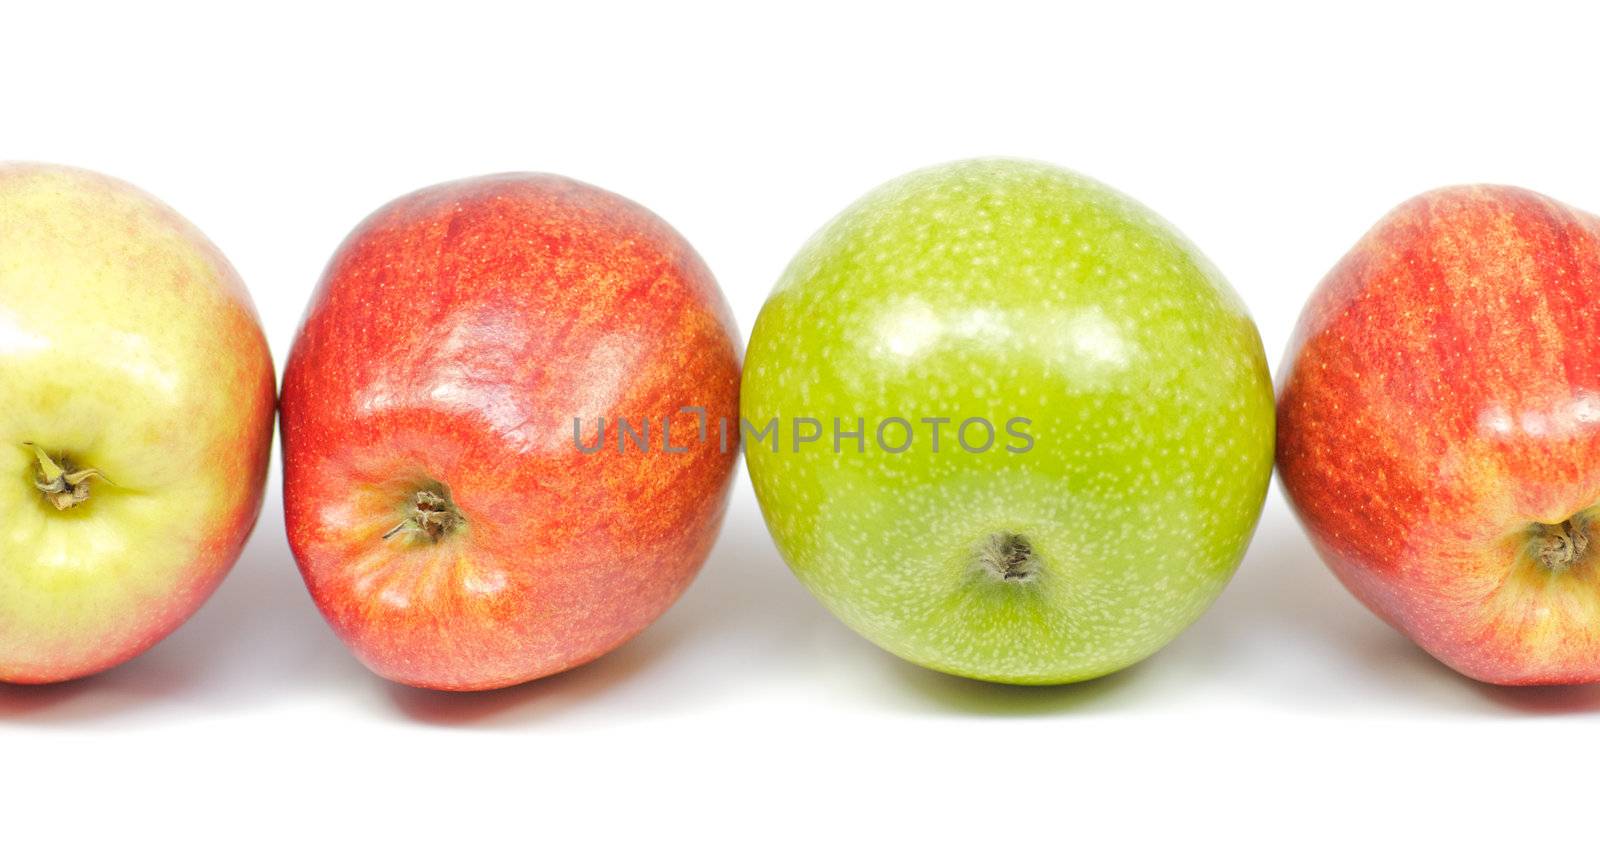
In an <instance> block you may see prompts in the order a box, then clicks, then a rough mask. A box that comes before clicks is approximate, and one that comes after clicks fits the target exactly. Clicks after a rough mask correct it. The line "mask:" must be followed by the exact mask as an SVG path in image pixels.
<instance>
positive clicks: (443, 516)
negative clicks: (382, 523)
mask: <svg viewBox="0 0 1600 860" xmlns="http://www.w3.org/2000/svg"><path fill="white" fill-rule="evenodd" d="M466 521H467V520H466V517H463V516H462V515H461V511H460V510H459V509H457V508H456V506H455V504H454V503H453V502H451V501H450V494H449V492H447V491H446V490H445V489H444V488H443V487H439V488H437V489H424V490H418V491H417V492H416V495H415V496H414V497H413V498H412V501H411V512H410V513H409V514H408V515H407V516H406V518H405V519H404V520H401V521H400V524H399V525H397V526H395V527H394V528H392V529H389V530H388V531H386V532H384V533H383V539H384V540H388V539H389V538H391V537H394V536H395V535H397V534H403V533H410V534H418V535H422V536H423V537H425V538H427V539H428V541H429V542H431V543H438V542H439V541H441V540H443V539H444V538H445V537H446V536H447V535H449V534H450V533H451V532H454V531H455V530H456V529H458V528H460V527H461V526H462V525H463V524H465V523H466Z"/></svg>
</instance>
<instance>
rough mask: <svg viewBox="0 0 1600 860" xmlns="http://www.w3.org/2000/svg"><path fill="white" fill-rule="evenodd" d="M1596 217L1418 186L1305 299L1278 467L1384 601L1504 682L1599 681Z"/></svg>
mask: <svg viewBox="0 0 1600 860" xmlns="http://www.w3.org/2000/svg"><path fill="white" fill-rule="evenodd" d="M1596 344H1600V220H1597V219H1596V218H1595V217H1594V216H1592V215H1589V214H1586V213H1584V212H1580V211H1578V210H1575V209H1572V208H1571V207H1568V206H1565V205H1563V204H1561V203H1557V202H1556V201H1554V200H1551V199H1549V198H1547V197H1542V196H1540V195H1538V194H1535V193H1533V192H1530V191H1524V190H1522V189H1517V188H1506V187H1494V186H1478V187H1460V188H1447V189H1443V190H1440V191H1434V192H1431V193H1429V194H1424V195H1422V196H1420V197H1417V198H1415V199H1413V200H1411V201H1409V202H1407V203H1405V204H1404V205H1402V206H1401V207H1400V208H1398V209H1396V210H1395V211H1394V212H1392V213H1390V214H1389V215H1388V216H1387V217H1385V218H1384V219H1383V220H1382V221H1380V222H1379V223H1378V225H1377V226H1375V227H1374V228H1372V230H1371V231H1370V232H1369V233H1368V234H1367V235H1366V236H1365V237H1364V238H1362V240H1361V241H1360V242H1359V243H1358V244H1357V245H1356V246H1355V247H1354V248H1353V249H1351V251H1350V253H1349V254H1347V255H1346V256H1345V258H1344V259H1343V260H1341V261H1340V262H1339V264H1338V265H1337V266H1335V267H1334V269H1333V271H1332V272H1330V273H1329V274H1328V276H1327V277H1326V278H1325V279H1324V280H1323V282H1322V284H1321V285H1320V286H1319V287H1318V288H1317V291H1316V293H1315V294H1314V295H1313V296H1312V298H1311V300H1310V302H1309V303H1308V304H1307V305H1306V308H1305V311H1304V312H1303V314H1302V315H1301V318H1300V323H1299V327H1298V329H1297V331H1296V333H1295V336H1294V340H1293V342H1292V343H1291V345H1290V348H1289V354H1288V359H1287V360H1286V362H1285V371H1284V376H1283V381H1282V391H1281V392H1280V394H1279V398H1278V421H1279V424H1278V466H1279V469H1280V474H1281V476H1282V480H1283V485H1284V488H1285V489H1286V490H1288V493H1289V498H1290V500H1291V502H1292V503H1293V504H1294V507H1295V510H1296V511H1297V512H1298V514H1299V516H1300V519H1301V522H1303V523H1304V524H1305V526H1306V529H1307V531H1309V532H1310V534H1311V538H1312V541H1313V543H1314V544H1315V545H1316V547H1317V549H1318V551H1319V552H1320V553H1321V555H1322V557H1323V558H1324V559H1325V560H1326V561H1327V563H1328V565H1329V566H1330V567H1331V568H1333V571H1334V572H1335V573H1336V574H1338V576H1339V578H1340V580H1342V581H1343V582H1344V584H1345V585H1346V586H1347V587H1348V588H1349V589H1350V591H1352V592H1353V593H1354V594H1355V595H1356V597H1358V598H1360V599H1361V601H1362V602H1363V603H1365V604H1366V605H1367V606H1368V607H1370V608H1371V609H1372V610H1373V611H1374V612H1376V613H1377V614H1378V615H1379V616H1381V617H1383V618H1384V619H1385V620H1386V621H1388V622H1389V623H1390V624H1392V625H1393V626H1395V627H1396V628H1398V629H1399V630H1401V631H1402V632H1404V633H1405V634H1406V635H1407V636H1409V637H1411V638H1412V639H1413V640H1415V641H1416V642H1417V643H1418V644H1420V645H1421V646H1422V647H1423V648H1424V649H1426V650H1427V651H1428V652H1429V653H1431V654H1433V655H1434V656H1435V657H1437V658H1439V659H1440V660H1442V661H1444V662H1445V663H1446V664H1448V665H1450V666H1452V667H1454V668H1455V669H1457V670H1458V671H1460V672H1462V673H1464V674H1466V675H1469V676H1471V677H1473V678H1477V679H1479V680H1482V681H1490V682H1494V683H1499V684H1548V683H1579V682H1588V681H1600V552H1597V550H1600V546H1597V545H1595V544H1594V543H1593V540H1592V538H1593V537H1594V535H1593V534H1592V530H1593V528H1594V523H1595V517H1596V511H1595V505H1596V503H1597V502H1600V351H1597V350H1596Z"/></svg>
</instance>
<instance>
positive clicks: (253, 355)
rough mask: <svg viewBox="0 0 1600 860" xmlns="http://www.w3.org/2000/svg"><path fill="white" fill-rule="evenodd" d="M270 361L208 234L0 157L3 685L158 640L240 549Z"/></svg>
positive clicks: (79, 173) (127, 654)
mask: <svg viewBox="0 0 1600 860" xmlns="http://www.w3.org/2000/svg"><path fill="white" fill-rule="evenodd" d="M273 406H274V386H273V368H272V358H271V355H270V354H269V353H268V351H267V343H266V340H265V338H263V337H262V333H261V325H260V323H259V322H258V321H257V318H256V313H255V309H254V308H253V307H252V305H251V303H250V295H249V293H247V292H246V291H245V287H244V284H243V283H241V282H240V280H239V276H238V274H236V273H235V272H234V270H233V268H232V267H231V266H229V265H228V261H227V260H225V259H223V257H222V254H221V253H220V252H219V251H218V250H217V249H216V248H215V247H214V246H213V245H212V244H211V243H210V242H209V241H207V240H206V238H205V237H204V236H202V235H201V234H200V231H199V230H197V229H195V227H194V226H193V225H191V224H190V223H189V222H187V221H185V220H184V219H183V218H182V217H181V216H179V215H178V214H177V213H176V212H173V211H172V210H171V209H168V208H167V207H166V206H164V205H162V203H161V202H160V201H158V200H156V199H155V198H153V197H151V196H149V195H148V194H145V193H144V192H142V191H140V190H138V189H136V188H134V187H132V186H130V185H127V184H124V183H122V182H120V181H118V180H115V179H111V178H109V177H105V176H100V175H98V174H94V173H90V172H87V171H83V170H76V169H71V168H66V167H54V166H47V165H39V164H0V476H3V477H4V478H5V480H4V482H3V484H4V489H3V490H0V500H3V501H0V510H4V511H5V519H4V522H3V523H0V681H8V682H13V683H48V682H53V681H64V680H69V679H72V678H78V677H82V676H84V675H90V674H93V673H95V672H99V671H101V670H104V669H107V668H110V667H112V666H115V665H117V664H119V663H122V662H124V661H126V660H129V659H131V658H133V657H134V656H136V655H138V654H139V653H141V652H143V651H144V650H146V649H147V648H149V647H150V646H152V645H154V644H155V643H157V642H159V641H160V640H161V639H162V638H163V637H165V636H166V635H167V634H168V633H171V632H172V631H173V630H174V629H175V628H176V627H177V626H178V625H179V624H181V623H183V621H184V620H185V619H187V618H188V617H189V616H190V615H191V614H193V613H194V611H195V610H196V609H198V608H199V607H200V604H201V603H203V602H204V601H205V599H206V597H207V596H209V595H210V594H211V592H212V591H213V590H214V589H215V588H216V587H217V585H218V584H219V583H220V582H221V580H222V578H223V576H224V575H225V574H226V573H227V572H228V569H229V568H231V567H232V566H233V564H234V562H235V561H236V560H237V559H238V557H239V552H240V550H241V549H242V548H243V546H244V542H245V539H246V538H247V537H248V536H249V534H250V530H251V528H252V527H253V526H254V525H255V521H256V517H257V515H258V514H259V513H260V511H261V499H262V493H263V490H264V488H265V482H266V470H267V460H268V457H269V455H270V453H271V448H272V417H273Z"/></svg>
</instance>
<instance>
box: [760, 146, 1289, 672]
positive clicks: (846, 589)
mask: <svg viewBox="0 0 1600 860" xmlns="http://www.w3.org/2000/svg"><path fill="white" fill-rule="evenodd" d="M742 397H743V400H742V410H743V413H744V419H745V421H746V422H748V423H747V424H746V425H745V436H744V438H745V447H746V452H745V458H746V462H747V463H748V464H749V468H750V477H751V478H752V480H753V481H754V483H755V490H756V495H757V497H758V499H759V500H760V503H761V510H762V513H763V514H764V515H765V516H766V521H767V525H768V526H769V528H770V529H771V530H772V534H773V537H774V538H775V539H776V541H777V544H778V549H779V550H780V551H781V552H782V554H783V557H784V558H785V560H786V561H787V562H788V563H789V566H790V567H791V568H793V569H794V571H795V573H796V574H798V575H799V577H800V579H801V580H802V581H803V582H804V583H805V584H806V586H807V587H809V588H810V589H811V591H812V592H813V593H814V594H815V595H816V596H817V597H818V598H819V599H820V600H821V601H822V602H823V604H824V605H826V606H827V607H828V608H829V609H831V610H832V611H833V612H834V613H835V614H837V615H838V616H839V617H840V618H841V619H843V620H844V621H845V622H846V623H847V624H849V625H850V626H851V627H853V628H855V629H856V630H857V631H859V632H861V633H862V634H863V635H865V636H866V637H867V638H869V639H871V640H872V641H873V642H875V643H877V644H878V645H880V646H882V647H884V648H886V649H888V650H889V651H892V652H893V653H895V654H898V655H900V656H901V657H904V658H906V659H908V660H911V661H913V662H915V663H919V664H922V665H924V666H928V667H931V668H934V669H939V670H943V671H945V672H951V673H955V674H958V675H966V676H970V677H974V678H983V679H988V680H995V681H1007V682H1012V683H1019V684H1046V683H1059V682H1065V681H1076V680H1082V679H1086V678H1092V677H1095V676H1097V675H1104V674H1106V673H1108V672H1112V671H1115V670H1117V669H1120V668H1122V667H1124V666H1127V665H1129V664H1131V663H1134V662H1135V661H1138V660H1140V659H1142V658H1144V657H1146V656H1148V655H1149V654H1151V653H1152V652H1154V651H1155V650H1156V649H1158V648H1160V647H1161V646H1162V645H1164V644H1166V643H1167V642H1168V641H1170V640H1171V639H1172V638H1173V637H1174V636H1176V635H1177V634H1178V632H1179V631H1181V630H1183V629H1184V627H1186V626H1187V625H1188V624H1189V623H1190V622H1192V621H1194V620H1195V618H1197V617H1198V616H1199V615H1200V613H1201V612H1202V611H1204V609H1205V608H1206V607H1207V606H1208V605H1209V604H1210V603H1211V601H1212V600H1213V598H1215V597H1216V596H1217V594H1218V593H1219V592H1220V591H1221V589H1222V587H1223V585H1224V584H1226V582H1227V581H1228V578H1229V577H1230V576H1231V575H1232V573H1233V570H1234V568H1235V567H1236V566H1237V565H1238V563H1239V560H1240V558H1241V556H1242V555H1243V554H1244V551H1245V546H1246V544H1247V543H1248V542H1249V539H1250V534H1251V531H1252V530H1253V529H1254V527H1255V523H1256V520H1257V518H1258V517H1259V516H1260V513H1261V505H1262V500H1263V499H1264V497H1265V493H1266V488H1267V481H1268V476H1269V474H1270V471H1271V467H1272V388H1271V382H1270V380H1269V379H1268V376H1267V364H1266V360H1265V356H1264V355H1263V353H1262V348H1261V340H1260V338H1259V337H1258V336H1257V334H1256V329H1255V326H1254V325H1253V324H1252V323H1251V321H1250V317H1249V316H1248V314H1247V313H1246V311H1245V308H1244V306H1243V304H1242V303H1241V302H1240V301H1239V299H1238V297H1237V296H1235V295H1234V293H1233V291H1232V289H1230V288H1229V286H1228V285H1227V283H1226V282H1225V281H1223V279H1222V277H1221V275H1219V274H1218V273H1217V271H1216V270H1215V269H1214V268H1213V267H1212V266H1211V264H1210V263H1208V262H1207V261H1206V260H1205V258H1204V257H1202V256H1201V255H1200V253H1199V251H1197V250H1196V249H1195V248H1194V247H1193V246H1191V245H1190V244H1189V243H1188V242H1187V241H1185V240H1184V239H1183V238H1182V237H1181V236H1179V235H1178V234H1177V232H1176V231H1174V230H1173V229H1172V228H1171V227H1169V226H1167V225H1166V224H1165V223H1163V222H1162V221H1161V220H1160V219H1159V218H1157V217H1156V216H1155V215H1154V214H1153V213H1151V212H1150V211H1149V210H1147V209H1145V208H1144V207H1142V206H1140V205H1139V204H1138V203H1135V202H1134V201H1133V200H1130V199H1129V198H1127V197H1125V196H1123V195H1121V194H1119V193H1117V192H1116V191H1114V190H1112V189H1110V188H1107V187H1106V186H1104V185H1101V184H1099V183H1096V182H1094V181H1092V180H1089V179H1087V178H1084V177H1082V176H1079V175H1076V174H1073V173H1070V172H1068V171H1065V170H1061V169H1058V168H1055V167H1051V166H1048V165H1043V164H1037V163H1033V162H1024V161H1011V160H981V161H969V162H958V163H955V164H950V165H945V166H942V167H936V168H932V169H929V170H924V171H921V172H918V173H913V174H911V175H909V176H906V177H902V178H901V179H898V180H896V181H893V182H891V183H889V184H887V185H885V186H882V187H880V188H879V189H877V190H876V191H873V192H871V193H870V194H868V195H867V196H866V197H864V198H863V199H861V200H859V201H858V202H856V203H855V204H854V205H853V206H851V207H850V208H849V209H847V210H845V212H844V213H843V214H841V215H839V216H838V217H837V218H836V219H834V221H833V222H832V223H830V224H829V225H827V226H826V227H824V228H823V229H822V231H821V232H819V233H818V234H817V235H816V236H815V237H813V238H812V239H811V241H810V242H809V243H808V244H807V245H806V246H805V248H804V249H803V250H801V252H800V254H799V256H798V257H796V258H795V260H794V262H793V263H791V264H790V266H789V268H788V271H786V272H785V273H784V275H783V277H782V279H781V280H780V281H779V283H778V285H777V287H776V289H774V290H773V293H772V296H771V298H769V299H768V301H767V304H766V306H765V307H764V308H762V310H761V315H760V316H759V317H758V318H757V320H756V326H755V331H754V333H753V334H752V336H751V342H750V351H749V356H748V360H747V362H746V366H745V375H744V389H743V395H742ZM769 436H770V438H768V437H769Z"/></svg>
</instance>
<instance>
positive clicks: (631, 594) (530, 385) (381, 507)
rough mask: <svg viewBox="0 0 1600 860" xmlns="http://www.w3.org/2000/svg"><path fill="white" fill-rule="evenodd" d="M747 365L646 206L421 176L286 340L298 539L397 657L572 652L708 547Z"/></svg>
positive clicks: (478, 682)
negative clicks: (419, 185)
mask: <svg viewBox="0 0 1600 860" xmlns="http://www.w3.org/2000/svg"><path fill="white" fill-rule="evenodd" d="M738 386H739V344H738V340H737V334H736V329H735V326H734V322H733V319H732V315H731V313H730V312H729V310H728V307H727V304H726V303H725V301H724V300H723V298H722V294H721V292H720V291H719V289H718V287H717V284H716V282H715V281H714V280H713V279H712V276H711V273H710V272H709V271H708V270H707V269H706V266H705V264H704V263H703V262H702V261H701V260H700V258H699V257H698V256H697V255H696V254H695V252H694V250H693V249H692V248H690V246H689V244H688V243H687V242H685V241H684V239H683V238H682V237H681V236H679V235H678V234H677V233H676V232H674V231H673V230H672V228H671V227H669V226H667V224H666V223H664V222H663V221H662V220H661V219H659V218H657V217H656V216H655V215H653V214H651V213H650V212H649V211H647V210H645V209H644V208H642V207H640V206H638V205H637V204H635V203H632V202H630V201H628V200H626V199H624V198H622V197H619V196H617V195H615V194H611V193H609V192H606V191H603V190H601V189H599V188H595V187H592V186H589V185H585V184H582V183H579V182H575V181H572V180H569V179H564V178H561V177H557V176H549V175H536V174H508V175H502V176H489V177H483V178H478V179H469V180H464V181H459V182H452V183H447V184H444V185H438V186H434V187H432V188H427V189H423V190H421V191H418V192H415V193H413V194H410V195H407V196H405V197H402V198H400V199H398V200H396V201H394V202H392V203H390V204H388V205H387V206H385V207H383V208H382V209H380V210H378V212H376V213H375V214H373V215H372V216H371V217H369V218H368V219H367V220H366V221H365V222H364V223H362V224H361V225H360V226H359V227H357V228H356V230H355V232H353V233H352V234H351V235H350V236H349V238H347V239H346V240H345V242H344V244H343V246H342V247H340V248H339V250H338V252H337V253H336V254H335V255H334V258H333V260H332V262H331V263H330V264H329V266H328V268H327V271H326V272H325V273H324V275H323V278H322V281H321V284H320V285H319V286H318V288H317V290H316V293H315V295H314V296H313V297H312V299H311V303H310V307H309V308H308V309H307V311H306V316H305V319H304V322H303V323H302V325H301V328H300V331H299V335H298V337H297V338H296V340H295V343H294V347H293V350H292V351H291V353H290V356H289V362H288V366H287V368H286V369H285V373H284V386H283V418H282V431H283V452H284V505H285V516H286V524H287V528H288V533H289V543H290V546H291V547H292V549H293V551H294V555H295V558H296V560H297V561H298V563H299V566H300V571H301V573H302V574H303V575H304V577H305V581H306V585H307V586H308V587H309V589H310V591H311V595H312V597H313V598H314V599H315V601H316V604H317V606H318V607H319V608H320V609H321V611H322V613H323V614H324V616H326V618H327V620H328V622H329V623H330V624H331V625H332V626H333V628H334V630H335V631H336V632H337V633H338V634H339V636H340V637H341V638H342V639H343V640H344V641H345V642H346V643H347V644H348V645H349V646H350V647H351V648H352V649H353V650H354V652H355V654H356V656H357V657H358V658H360V660H361V661H362V662H363V663H365V664H366V665H367V666H368V667H369V668H371V669H372V670H373V671H374V672H376V673H378V674H379V675H382V676H383V677H385V678H388V679H391V680H393V681H397V682H400V683H402V684H408V685H411V686H416V687H427V688H434V689H441V690H479V689H490V688H496V687H504V686H509V685H512V684H517V683H521V682H523V681H528V680H531V679H534V678H538V677H541V676H545V675H549V674H552V673H555V672H560V671H562V670H564V669H567V668H570V667H573V666H577V665H579V664H581V663H585V662H587V661H589V660H593V659H594V658H596V657H598V656H600V655H602V654H605V653H606V652H608V651H610V650H612V649H613V648H616V647H617V646H618V645H620V644H622V643H623V642H626V641H627V640H628V639H630V638H632V637H633V636H634V635H635V634H637V633H638V632H639V631H640V630H642V629H644V627H645V626H646V625H648V624H649V623H650V622H651V621H653V620H654V619H655V618H656V617H657V616H659V615H660V614H661V613H662V612H664V611H665V610H666V609H667V607H669V606H670V605H672V603H673V601H674V600H676V599H677V597H678V596H679V594H681V593H682V592H683V590H684V589H685V588H686V587H687V586H688V584H689V582H690V581H691V580H692V579H693V577H694V575H695V573H696V571H697V570H698V569H699V568H700V566H701V564H702V562H703V561H704V560H705V557H706V555H707V553H708V552H709V551H710V548H711V545H712V542H713V540H714V539H715V537H716V534H717V529H718V526H719V524H720V522H721V519H722V514H723V510H724V508H725V506H726V503H727V492H728V483H729V477H730V475H731V474H732V469H733V463H734V460H735V458H736V457H737V456H738V443H737V429H738V428H737V416H738V396H739V389H738Z"/></svg>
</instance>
